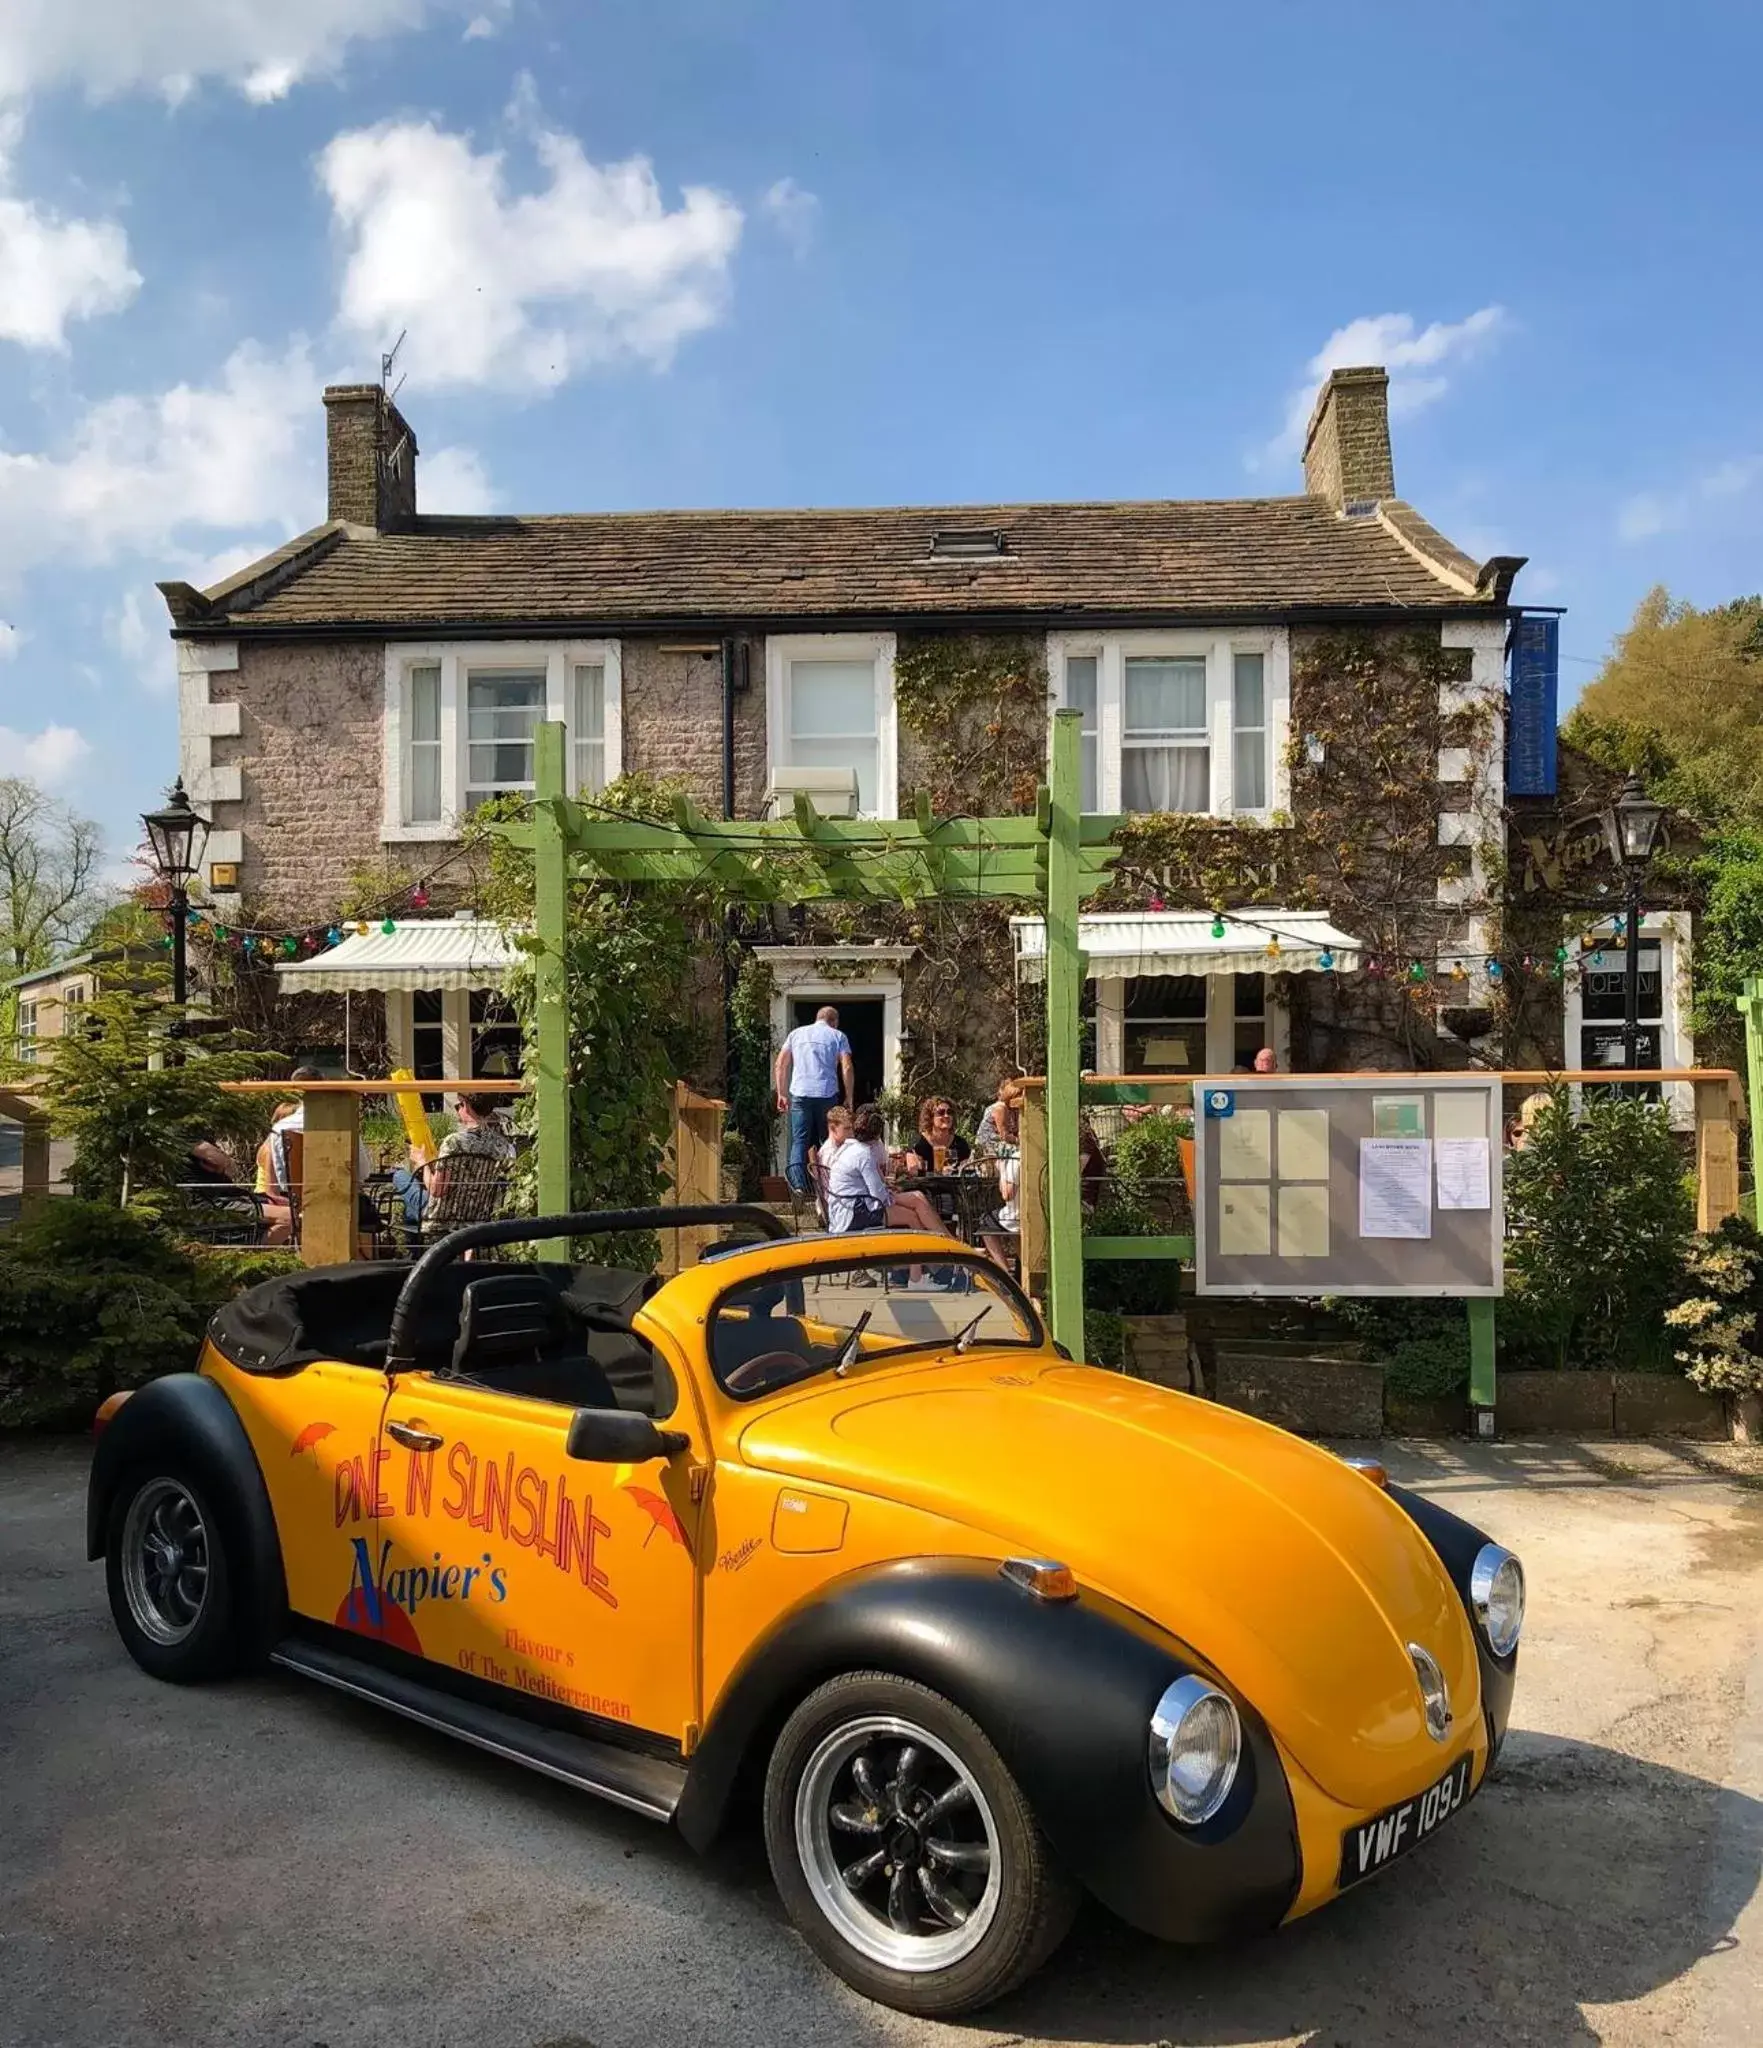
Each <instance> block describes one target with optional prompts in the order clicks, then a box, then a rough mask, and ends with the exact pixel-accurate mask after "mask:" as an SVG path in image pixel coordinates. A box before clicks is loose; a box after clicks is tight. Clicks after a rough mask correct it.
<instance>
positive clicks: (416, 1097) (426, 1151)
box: [392, 1067, 435, 1166]
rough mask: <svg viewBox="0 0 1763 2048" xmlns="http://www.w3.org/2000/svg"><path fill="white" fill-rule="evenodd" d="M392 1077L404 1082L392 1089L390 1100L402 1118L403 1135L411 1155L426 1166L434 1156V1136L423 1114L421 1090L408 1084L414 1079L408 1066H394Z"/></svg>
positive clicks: (421, 1164) (419, 1164) (418, 1163)
mask: <svg viewBox="0 0 1763 2048" xmlns="http://www.w3.org/2000/svg"><path fill="white" fill-rule="evenodd" d="M392 1079H393V1080H394V1081H400V1082H403V1083H405V1084H406V1085H405V1086H403V1087H399V1088H394V1089H393V1090H392V1100H393V1101H394V1102H395V1103H396V1104H397V1105H398V1114H399V1116H400V1117H402V1118H403V1120H404V1135H405V1136H406V1137H407V1138H408V1139H409V1140H410V1152H411V1157H412V1159H413V1160H414V1161H415V1163H416V1164H417V1165H418V1166H427V1165H428V1163H429V1161H430V1160H431V1159H433V1158H434V1156H435V1136H434V1133H433V1132H432V1131H431V1130H430V1129H429V1120H428V1118H427V1117H426V1116H425V1115H424V1114H423V1107H422V1090H421V1089H420V1088H416V1087H412V1086H410V1085H408V1084H410V1083H412V1082H414V1081H415V1079H416V1076H415V1075H414V1074H413V1073H412V1072H411V1071H410V1069H409V1068H408V1067H394V1068H393V1069H392Z"/></svg>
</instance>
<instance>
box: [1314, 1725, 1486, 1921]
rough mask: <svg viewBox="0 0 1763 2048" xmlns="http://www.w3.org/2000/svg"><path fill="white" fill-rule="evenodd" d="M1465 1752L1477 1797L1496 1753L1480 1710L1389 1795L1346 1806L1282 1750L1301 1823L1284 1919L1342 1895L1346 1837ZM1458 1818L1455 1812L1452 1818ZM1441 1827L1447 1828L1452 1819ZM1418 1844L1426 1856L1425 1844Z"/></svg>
mask: <svg viewBox="0 0 1763 2048" xmlns="http://www.w3.org/2000/svg"><path fill="white" fill-rule="evenodd" d="M1466 1751H1467V1753H1468V1755H1469V1759H1470V1764H1469V1796H1470V1798H1473V1797H1474V1796H1475V1794H1476V1793H1477V1792H1479V1791H1480V1790H1481V1787H1482V1784H1483V1781H1484V1780H1485V1779H1486V1777H1487V1774H1488V1766H1489V1763H1490V1761H1491V1760H1492V1756H1493V1748H1492V1734H1491V1730H1490V1728H1489V1724H1488V1720H1487V1717H1486V1715H1485V1714H1483V1713H1481V1712H1477V1713H1476V1714H1475V1715H1474V1717H1473V1718H1472V1719H1471V1720H1470V1721H1469V1723H1468V1725H1467V1726H1460V1727H1459V1729H1458V1730H1457V1731H1455V1739H1454V1740H1448V1741H1446V1742H1442V1743H1440V1744H1439V1745H1438V1748H1437V1751H1436V1753H1435V1754H1434V1755H1433V1756H1431V1757H1429V1758H1428V1759H1427V1760H1426V1763H1425V1765H1424V1767H1423V1768H1422V1769H1421V1770H1419V1771H1416V1772H1412V1773H1410V1774H1408V1776H1407V1777H1406V1778H1404V1779H1398V1780H1394V1781H1392V1783H1391V1785H1390V1786H1389V1791H1388V1797H1387V1798H1380V1799H1379V1801H1378V1802H1377V1804H1376V1805H1375V1806H1373V1807H1358V1806H1345V1805H1343V1804H1342V1803H1341V1801H1340V1800H1338V1799H1335V1798H1332V1797H1331V1796H1330V1795H1329V1794H1328V1793H1327V1792H1325V1791H1324V1790H1323V1789H1322V1787H1321V1786H1320V1785H1318V1784H1317V1783H1316V1781H1315V1780H1314V1779H1313V1778H1311V1777H1309V1776H1308V1775H1307V1774H1306V1773H1305V1772H1304V1771H1303V1769H1302V1768H1301V1767H1300V1766H1299V1765H1298V1764H1297V1763H1295V1762H1294V1761H1293V1759H1292V1758H1291V1757H1290V1756H1289V1755H1288V1754H1286V1752H1285V1751H1284V1750H1282V1751H1281V1752H1280V1761H1281V1762H1282V1763H1283V1764H1284V1766H1285V1773H1286V1788H1287V1790H1288V1792H1289V1793H1290V1795H1291V1801H1292V1812H1293V1814H1294V1816H1295V1818H1296V1822H1297V1830H1298V1853H1299V1858H1300V1862H1301V1864H1302V1873H1301V1877H1300V1881H1299V1884H1298V1888H1297V1895H1296V1897H1295V1898H1294V1899H1293V1900H1292V1903H1291V1907H1290V1909H1289V1910H1288V1912H1287V1913H1286V1915H1285V1917H1286V1919H1287V1920H1298V1919H1301V1918H1302V1917H1303V1916H1304V1914H1306V1913H1313V1912H1315V1910H1316V1908H1317V1907H1318V1906H1325V1905H1327V1904H1328V1902H1329V1900H1330V1899H1333V1898H1336V1897H1338V1896H1339V1893H1340V1890H1341V1881H1340V1880H1341V1847H1342V1843H1343V1841H1344V1840H1345V1839H1346V1838H1347V1837H1348V1836H1349V1835H1350V1834H1351V1833H1353V1831H1355V1830H1356V1829H1358V1828H1361V1827H1363V1826H1365V1825H1366V1824H1367V1823H1368V1822H1372V1821H1374V1820H1376V1819H1377V1817H1378V1816H1379V1815H1380V1814H1383V1813H1386V1812H1387V1811H1388V1810H1389V1809H1390V1808H1391V1807H1393V1806H1395V1805H1397V1804H1398V1803H1399V1802H1401V1801H1404V1800H1407V1799H1410V1798H1415V1797H1418V1796H1419V1795H1421V1794H1423V1793H1424V1792H1425V1791H1426V1790H1427V1789H1428V1787H1429V1786H1431V1785H1433V1784H1434V1783H1436V1782H1437V1781H1438V1780H1439V1779H1440V1778H1442V1777H1443V1776H1445V1774H1446V1773H1447V1772H1448V1771H1449V1770H1450V1768H1451V1766H1452V1764H1453V1763H1454V1762H1455V1761H1456V1760H1457V1759H1459V1758H1460V1757H1462V1756H1463V1755H1464V1753H1465V1752H1466ZM1455 1817H1456V1816H1455V1815H1453V1816H1452V1820H1454V1819H1455ZM1443 1825H1444V1826H1445V1827H1446V1828H1448V1827H1449V1826H1450V1825H1451V1820H1447V1821H1446V1822H1445V1823H1444V1824H1443ZM1429 1840H1430V1838H1429ZM1418 1846H1419V1847H1420V1852H1421V1853H1422V1854H1424V1853H1425V1846H1426V1845H1424V1844H1422V1845H1418ZM1397 1860H1400V1859H1397ZM1385 1867H1386V1868H1389V1867H1393V1866H1385Z"/></svg>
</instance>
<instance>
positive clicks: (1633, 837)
mask: <svg viewBox="0 0 1763 2048" xmlns="http://www.w3.org/2000/svg"><path fill="white" fill-rule="evenodd" d="M1664 821H1665V806H1664V805H1663V804H1657V803H1655V802H1654V801H1653V799H1652V798H1651V797H1650V796H1648V794H1647V792H1646V791H1645V789H1643V788H1642V786H1641V779H1640V777H1639V776H1638V775H1631V776H1630V777H1629V778H1628V780H1627V781H1626V782H1625V783H1624V784H1623V785H1622V787H1621V789H1620V790H1619V791H1618V792H1617V794H1616V797H1615V799H1614V801H1613V802H1612V803H1611V805H1610V807H1609V808H1608V809H1607V810H1606V811H1605V813H1604V838H1605V842H1606V843H1607V844H1608V846H1609V848H1610V857H1611V859H1612V860H1614V861H1615V863H1616V865H1617V867H1618V868H1619V869H1620V870H1621V873H1622V887H1623V906H1624V909H1625V910H1626V912H1627V935H1626V941H1625V944H1626V954H1625V958H1624V962H1623V980H1622V1064H1623V1065H1624V1067H1626V1068H1628V1069H1629V1070H1630V1071H1631V1072H1632V1071H1633V1069H1634V1068H1636V1067H1638V1066H1639V1065H1640V1063H1641V1061H1640V1049H1641V888H1642V885H1643V884H1644V883H1645V881H1646V878H1647V869H1648V867H1649V866H1650V865H1651V863H1652V859H1653V854H1654V851H1655V850H1656V848H1657V846H1658V843H1659V828H1660V826H1661V825H1662V824H1663V823H1664Z"/></svg>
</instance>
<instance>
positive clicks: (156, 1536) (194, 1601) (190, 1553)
mask: <svg viewBox="0 0 1763 2048" xmlns="http://www.w3.org/2000/svg"><path fill="white" fill-rule="evenodd" d="M122 1583H123V1592H124V1595H125V1596H126V1598H127V1600H128V1604H129V1613H130V1615H131V1616H132V1617H133V1619H134V1622H135V1625H136V1627H138V1628H139V1629H140V1631H141V1633H142V1634H143V1635H145V1636H148V1637H150V1638H151V1639H152V1640H153V1641H154V1642H156V1643H166V1644H171V1643H181V1642H182V1641H183V1639H184V1637H185V1636H187V1635H188V1634H189V1633H190V1631H191V1629H193V1628H194V1627H195V1626H196V1624H197V1622H199V1621H200V1620H201V1619H202V1606H203V1602H204V1601H206V1599H207V1598H208V1531H207V1530H206V1529H205V1528H204V1527H203V1524H202V1516H201V1513H200V1511H199V1510H198V1508H197V1506H196V1503H195V1502H194V1501H193V1500H192V1499H191V1498H190V1496H189V1495H188V1494H187V1493H186V1492H185V1491H184V1489H183V1488H182V1487H181V1486H180V1485H179V1484H178V1483H177V1481H176V1480H175V1479H154V1480H151V1481H150V1482H149V1483H148V1484H147V1485H145V1486H143V1487H142V1488H141V1490H140V1492H139V1493H137V1494H136V1495H135V1497H134V1499H133V1500H132V1501H131V1502H130V1503H129V1512H128V1520H127V1521H126V1522H125V1523H124V1524H123V1532H122Z"/></svg>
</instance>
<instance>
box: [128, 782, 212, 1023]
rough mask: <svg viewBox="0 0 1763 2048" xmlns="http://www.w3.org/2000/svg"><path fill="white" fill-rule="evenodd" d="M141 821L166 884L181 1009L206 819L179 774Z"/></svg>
mask: <svg viewBox="0 0 1763 2048" xmlns="http://www.w3.org/2000/svg"><path fill="white" fill-rule="evenodd" d="M141 823H142V824H143V825H145V826H146V828H147V843H148V845H149V846H150V847H151V848H152V849H153V865H154V867H155V868H156V869H157V870H158V871H159V879H160V880H161V881H162V882H163V883H164V884H165V886H166V890H167V893H168V898H169V906H168V907H169V914H170V917H171V992H172V998H173V1000H174V1001H175V1002H176V1003H177V1005H178V1007H179V1008H180V1009H181V1008H182V1007H183V1005H184V1002H185V1001H186V999H187V998H188V996H189V986H188V983H189V970H188V965H187V961H186V958H185V953H184V932H185V927H186V926H187V925H188V924H189V922H190V883H191V881H192V880H193V879H194V877H195V876H196V875H197V874H198V873H199V872H200V871H201V867H202V854H203V851H204V849H205V848H206V847H207V845H208V830H209V820H208V819H207V818H205V817H203V816H202V814H201V812H200V811H195V810H192V809H191V808H190V799H189V798H188V797H187V796H186V795H185V794H184V778H183V777H182V776H181V775H180V776H179V777H178V779H177V782H176V784H175V785H174V786H173V788H172V791H171V794H170V795H169V796H168V797H167V798H166V800H165V808H164V810H162V811H147V812H144V813H143V814H142V817H141Z"/></svg>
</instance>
